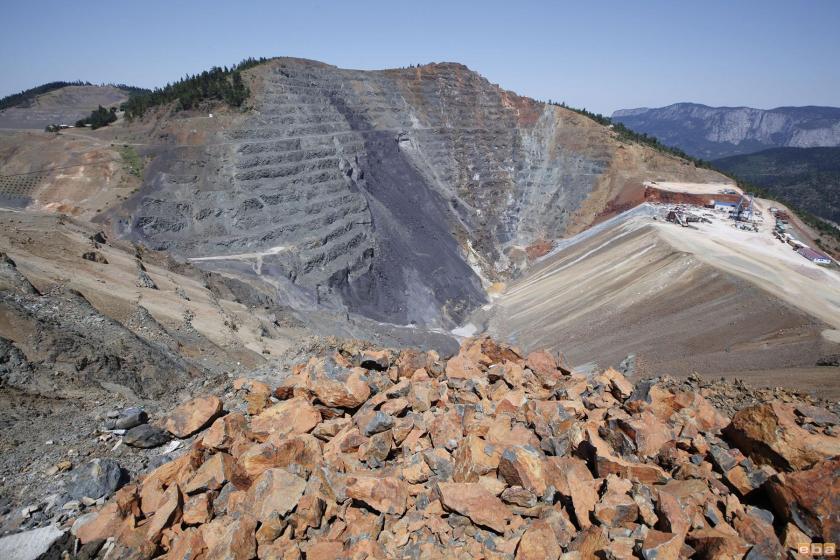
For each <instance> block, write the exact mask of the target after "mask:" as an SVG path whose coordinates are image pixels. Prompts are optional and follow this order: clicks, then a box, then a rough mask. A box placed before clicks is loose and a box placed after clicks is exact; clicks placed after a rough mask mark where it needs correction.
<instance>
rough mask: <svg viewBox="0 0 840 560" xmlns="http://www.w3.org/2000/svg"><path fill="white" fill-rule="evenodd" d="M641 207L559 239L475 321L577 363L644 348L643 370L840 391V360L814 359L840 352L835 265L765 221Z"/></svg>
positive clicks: (640, 354) (639, 363)
mask: <svg viewBox="0 0 840 560" xmlns="http://www.w3.org/2000/svg"><path fill="white" fill-rule="evenodd" d="M632 215H633V217H628V218H627V219H620V218H619V219H614V220H612V221H611V222H608V223H606V224H604V225H603V226H602V227H601V228H596V229H594V230H591V231H590V232H587V233H585V234H583V235H581V236H579V237H578V238H571V239H568V240H564V241H563V242H561V243H560V244H559V245H558V249H557V250H555V252H554V253H553V254H551V255H549V256H547V257H546V258H545V259H544V260H543V261H542V262H541V263H540V265H538V266H537V267H536V268H535V269H534V270H533V271H532V273H531V274H529V275H527V276H526V277H524V278H523V279H521V280H519V281H517V282H514V283H512V284H511V285H509V286H508V288H507V290H506V291H505V292H504V293H503V294H501V295H500V296H498V297H497V298H496V299H495V300H494V302H493V304H492V305H491V306H489V307H488V308H486V309H484V310H482V311H481V312H479V313H477V314H476V315H475V317H474V323H475V324H476V325H486V327H487V329H488V332H490V333H491V334H493V335H496V336H502V337H505V338H507V339H508V340H511V341H514V342H516V343H518V344H521V345H522V346H523V347H525V348H526V349H532V348H537V347H543V346H550V347H554V348H556V349H558V350H559V349H563V350H564V351H565V352H566V353H567V355H568V357H569V358H570V359H571V360H572V362H573V363H577V364H581V363H587V362H597V363H598V364H600V365H602V366H606V365H616V364H618V363H619V362H620V361H621V360H622V359H623V358H624V357H625V356H627V355H628V354H635V355H636V369H637V373H638V375H674V376H687V375H689V374H691V373H693V372H698V373H700V374H701V375H708V376H719V375H721V373H720V372H724V374H725V375H730V376H736V375H737V376H740V377H744V378H747V379H749V380H750V382H752V383H755V384H760V385H769V384H774V383H780V384H783V385H786V386H788V387H793V388H796V389H801V390H820V391H828V392H830V393H831V394H836V393H837V392H838V389H840V376H838V369H837V368H831V367H820V368H817V367H815V365H816V362H817V360H818V359H819V358H820V357H825V356H831V355H834V354H837V353H838V352H840V345H838V344H837V338H836V337H835V336H834V333H836V329H837V328H838V326H840V325H838V321H840V319H838V317H840V311H838V309H837V305H838V302H840V278H838V276H837V273H836V272H834V271H831V270H826V269H823V268H820V267H818V266H816V265H814V264H812V263H810V262H808V261H806V260H805V259H803V258H802V257H801V256H799V255H798V254H796V253H795V252H793V251H791V250H790V248H789V247H788V246H787V245H782V244H780V243H779V242H778V241H776V240H775V239H773V238H772V237H771V236H770V235H769V233H768V232H766V231H762V232H760V233H752V232H749V233H748V232H744V231H740V230H736V229H734V228H732V227H731V225H729V223H728V222H727V221H723V220H714V223H712V224H701V225H698V226H697V227H696V228H681V227H679V226H677V225H674V224H669V223H666V222H664V221H663V220H661V219H659V220H653V219H652V218H651V217H650V216H645V215H644V212H640V211H639V210H637V211H636V212H634V213H633V214H632ZM784 371H787V372H788V373H789V375H785V374H784V373H783V372H784Z"/></svg>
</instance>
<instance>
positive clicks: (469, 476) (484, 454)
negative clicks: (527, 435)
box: [452, 434, 502, 482]
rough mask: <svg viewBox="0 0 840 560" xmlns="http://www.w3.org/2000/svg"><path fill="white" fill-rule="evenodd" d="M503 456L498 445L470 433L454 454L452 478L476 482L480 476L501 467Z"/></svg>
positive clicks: (459, 480) (457, 480)
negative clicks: (500, 461)
mask: <svg viewBox="0 0 840 560" xmlns="http://www.w3.org/2000/svg"><path fill="white" fill-rule="evenodd" d="M501 456H502V450H501V449H500V448H499V447H498V446H494V445H490V444H489V443H487V442H486V441H485V440H483V439H481V438H480V437H478V436H476V435H473V434H470V435H468V436H467V437H466V438H464V439H463V440H461V442H460V444H459V445H458V447H457V449H455V451H454V452H453V454H452V458H453V460H454V463H455V468H454V471H453V473H452V479H453V480H454V481H455V482H476V481H477V480H478V479H479V477H480V476H482V475H485V474H487V473H490V472H493V471H495V470H496V469H497V468H498V467H499V459H500V458H501Z"/></svg>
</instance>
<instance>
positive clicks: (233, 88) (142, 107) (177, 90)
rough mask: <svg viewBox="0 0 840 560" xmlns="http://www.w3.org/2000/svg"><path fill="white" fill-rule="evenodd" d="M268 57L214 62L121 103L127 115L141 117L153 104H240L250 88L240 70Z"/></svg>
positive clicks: (178, 107) (183, 106) (177, 106)
mask: <svg viewBox="0 0 840 560" xmlns="http://www.w3.org/2000/svg"><path fill="white" fill-rule="evenodd" d="M267 60H268V59H267V58H246V59H245V60H243V61H242V62H240V63H239V64H237V65H235V66H232V67H231V68H228V67H218V66H214V67H213V68H211V69H210V70H205V71H204V72H201V73H200V74H195V75H193V76H190V75H187V76H185V77H184V78H182V79H180V80H178V81H177V82H174V83H171V84H166V85H165V86H164V87H162V88H155V89H154V90H152V91H141V92H138V93H136V94H133V95H131V96H130V97H129V99H128V101H126V102H125V103H123V104H122V106H121V108H122V109H123V110H124V111H125V116H126V118H127V119H129V120H132V119H135V118H139V117H142V116H143V115H144V114H145V113H146V111H148V110H149V109H151V108H152V107H157V106H159V105H165V104H168V103H173V102H174V103H175V110H176V111H177V110H184V109H192V108H194V107H197V106H198V105H199V104H201V103H202V102H205V101H222V102H224V103H226V104H227V105H229V106H230V107H241V106H242V104H243V103H244V102H245V100H246V99H248V95H249V94H250V92H249V91H248V87H247V86H246V85H245V84H244V83H243V81H242V74H241V72H242V71H243V70H247V69H248V68H252V67H254V66H256V65H258V64H262V63H263V62H266V61H267Z"/></svg>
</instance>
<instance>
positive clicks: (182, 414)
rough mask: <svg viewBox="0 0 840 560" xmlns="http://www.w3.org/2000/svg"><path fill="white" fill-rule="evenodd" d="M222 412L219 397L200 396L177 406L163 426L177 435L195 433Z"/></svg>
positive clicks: (183, 436) (187, 435) (186, 435)
mask: <svg viewBox="0 0 840 560" xmlns="http://www.w3.org/2000/svg"><path fill="white" fill-rule="evenodd" d="M221 414H222V401H221V400H220V399H219V397H213V396H210V397H198V398H195V399H192V400H191V401H187V402H185V403H184V404H182V405H181V406H179V407H177V408H176V409H175V410H173V411H172V413H170V414H169V416H167V417H166V419H165V420H164V422H163V427H164V428H165V429H166V431H168V432H169V433H170V434H172V435H173V436H175V437H179V438H185V437H189V436H191V435H193V434H194V433H196V432H197V431H199V430H200V429H202V428H203V427H205V426H207V425H208V424H209V423H210V422H212V421H213V420H215V419H216V418H217V417H219V416H221Z"/></svg>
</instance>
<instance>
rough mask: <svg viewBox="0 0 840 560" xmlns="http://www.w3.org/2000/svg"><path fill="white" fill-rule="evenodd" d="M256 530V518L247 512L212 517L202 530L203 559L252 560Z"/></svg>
mask: <svg viewBox="0 0 840 560" xmlns="http://www.w3.org/2000/svg"><path fill="white" fill-rule="evenodd" d="M256 530H257V520H256V519H254V518H253V517H251V516H250V515H247V514H245V515H242V516H240V517H238V518H232V517H221V518H216V519H214V520H213V521H211V522H210V523H208V524H207V527H206V530H205V531H203V532H202V535H203V537H204V542H205V543H206V545H207V555H206V556H205V560H252V559H253V558H254V557H255V556H256V554H257V540H256V538H255V537H254V532H255V531H256Z"/></svg>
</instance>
